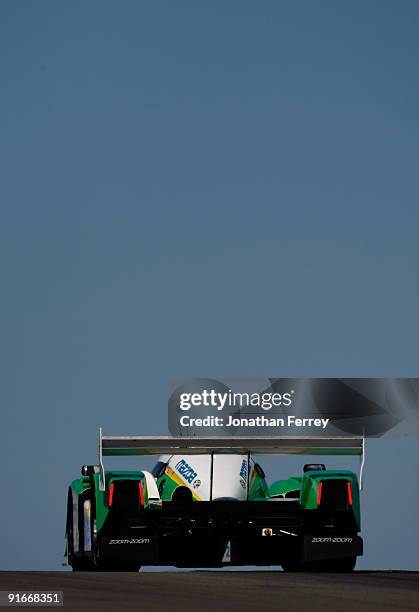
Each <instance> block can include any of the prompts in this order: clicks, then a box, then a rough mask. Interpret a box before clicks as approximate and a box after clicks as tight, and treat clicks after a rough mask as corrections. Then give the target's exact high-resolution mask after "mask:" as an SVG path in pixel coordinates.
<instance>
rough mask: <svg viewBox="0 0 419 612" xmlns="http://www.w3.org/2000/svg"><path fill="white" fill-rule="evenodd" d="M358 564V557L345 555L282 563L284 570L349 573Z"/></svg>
mask: <svg viewBox="0 0 419 612" xmlns="http://www.w3.org/2000/svg"><path fill="white" fill-rule="evenodd" d="M355 565H356V557H344V558H343V559H327V560H324V561H310V562H306V563H303V562H299V561H288V562H285V563H283V564H282V569H283V570H284V572H329V573H333V574H336V573H348V572H352V571H353V569H354V568H355Z"/></svg>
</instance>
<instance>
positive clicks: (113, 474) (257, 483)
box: [71, 470, 361, 531]
mask: <svg viewBox="0 0 419 612" xmlns="http://www.w3.org/2000/svg"><path fill="white" fill-rule="evenodd" d="M92 478H93V482H94V487H95V505H96V512H95V517H96V529H97V531H100V529H101V528H102V527H103V525H104V523H105V520H106V517H107V515H108V512H109V505H108V497H109V487H110V485H111V483H112V482H113V481H116V480H135V481H140V482H142V483H143V491H144V508H145V509H147V508H149V507H150V508H151V507H153V508H155V506H151V505H149V503H148V502H149V500H148V492H147V486H146V481H145V478H144V473H143V472H142V471H106V472H105V490H104V491H102V490H101V488H100V486H99V479H100V475H99V473H95V474H94V475H93V477H92ZM328 479H333V480H337V479H338V480H340V479H342V480H345V481H347V482H349V483H350V484H351V490H352V511H353V514H354V518H355V522H356V525H357V527H358V530H360V527H361V519H360V503H359V486H358V478H357V476H356V474H355V473H354V472H352V471H349V470H319V471H309V472H305V473H304V475H303V476H292V477H290V478H288V479H287V480H277V481H276V482H274V483H273V484H272V485H271V486H270V487H268V485H267V483H266V480H265V478H264V477H263V476H261V475H260V474H259V473H257V472H256V471H254V473H253V476H252V479H251V481H250V483H249V495H248V500H250V501H264V500H266V501H267V502H269V500H271V499H275V498H278V497H284V496H286V495H287V494H292V493H293V492H295V493H296V495H295V497H296V498H297V497H299V504H300V507H301V508H302V509H303V510H317V508H318V504H317V498H318V489H319V484H320V482H321V481H325V480H328ZM90 482H91V480H90V477H88V476H82V477H81V478H78V479H76V480H73V482H72V483H71V489H72V491H73V492H74V493H75V494H77V495H81V494H82V493H83V492H84V491H87V490H88V489H89V488H90ZM156 484H157V487H158V490H159V494H160V498H161V500H162V501H170V500H171V499H172V495H173V492H174V491H175V489H176V488H177V487H178V486H179V484H178V483H177V482H176V481H175V480H173V479H172V478H170V476H169V475H168V474H167V473H163V474H162V475H160V476H159V477H158V478H157V479H156ZM291 496H292V495H291ZM194 501H196V499H194Z"/></svg>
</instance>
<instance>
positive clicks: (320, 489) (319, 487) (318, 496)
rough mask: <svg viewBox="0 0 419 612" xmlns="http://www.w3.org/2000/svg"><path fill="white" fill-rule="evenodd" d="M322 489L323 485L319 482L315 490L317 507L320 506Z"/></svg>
mask: <svg viewBox="0 0 419 612" xmlns="http://www.w3.org/2000/svg"><path fill="white" fill-rule="evenodd" d="M322 488H323V483H322V481H320V482H319V486H318V488H317V505H318V506H320V502H321V500H322Z"/></svg>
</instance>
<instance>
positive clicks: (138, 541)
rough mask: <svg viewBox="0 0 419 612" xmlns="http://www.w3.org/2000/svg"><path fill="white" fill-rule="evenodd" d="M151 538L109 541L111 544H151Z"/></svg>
mask: <svg viewBox="0 0 419 612" xmlns="http://www.w3.org/2000/svg"><path fill="white" fill-rule="evenodd" d="M150 541H151V540H150V538H129V539H128V538H125V539H120V540H109V544H150Z"/></svg>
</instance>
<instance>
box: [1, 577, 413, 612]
mask: <svg viewBox="0 0 419 612" xmlns="http://www.w3.org/2000/svg"><path fill="white" fill-rule="evenodd" d="M0 590H20V591H22V590H25V591H30V590H37V591H41V590H46V591H52V590H61V591H63V592H64V607H63V608H61V609H63V610H66V612H73V611H75V612H76V611H78V610H91V611H93V612H94V611H96V610H100V611H102V612H104V611H106V612H108V611H112V612H124V611H125V610H128V611H131V610H135V611H136V612H139V611H141V612H155V611H159V612H162V611H164V612H188V611H190V610H197V611H198V612H219V611H221V610H228V611H229V612H230V611H232V612H234V611H236V610H237V611H239V612H248V611H250V610H252V611H259V610H277V611H278V610H280V611H284V612H293V611H294V610H307V611H310V612H328V611H330V612H340V611H343V610H345V611H349V610H350V611H351V612H366V611H370V610H377V611H378V610H388V611H391V612H398V611H401V610H415V612H417V610H419V573H414V572H412V573H408V572H354V573H352V574H286V573H283V572H281V571H279V570H278V571H269V572H264V571H256V572H240V571H237V572H236V571H234V572H232V571H225V572H210V571H208V572H207V571H195V572H193V571H191V572H139V573H138V574H135V573H131V574H130V573H120V574H118V573H94V572H91V573H78V572H0ZM31 609H33V608H31ZM38 609H41V610H46V609H47V608H45V607H38ZM48 609H50V608H48Z"/></svg>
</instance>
